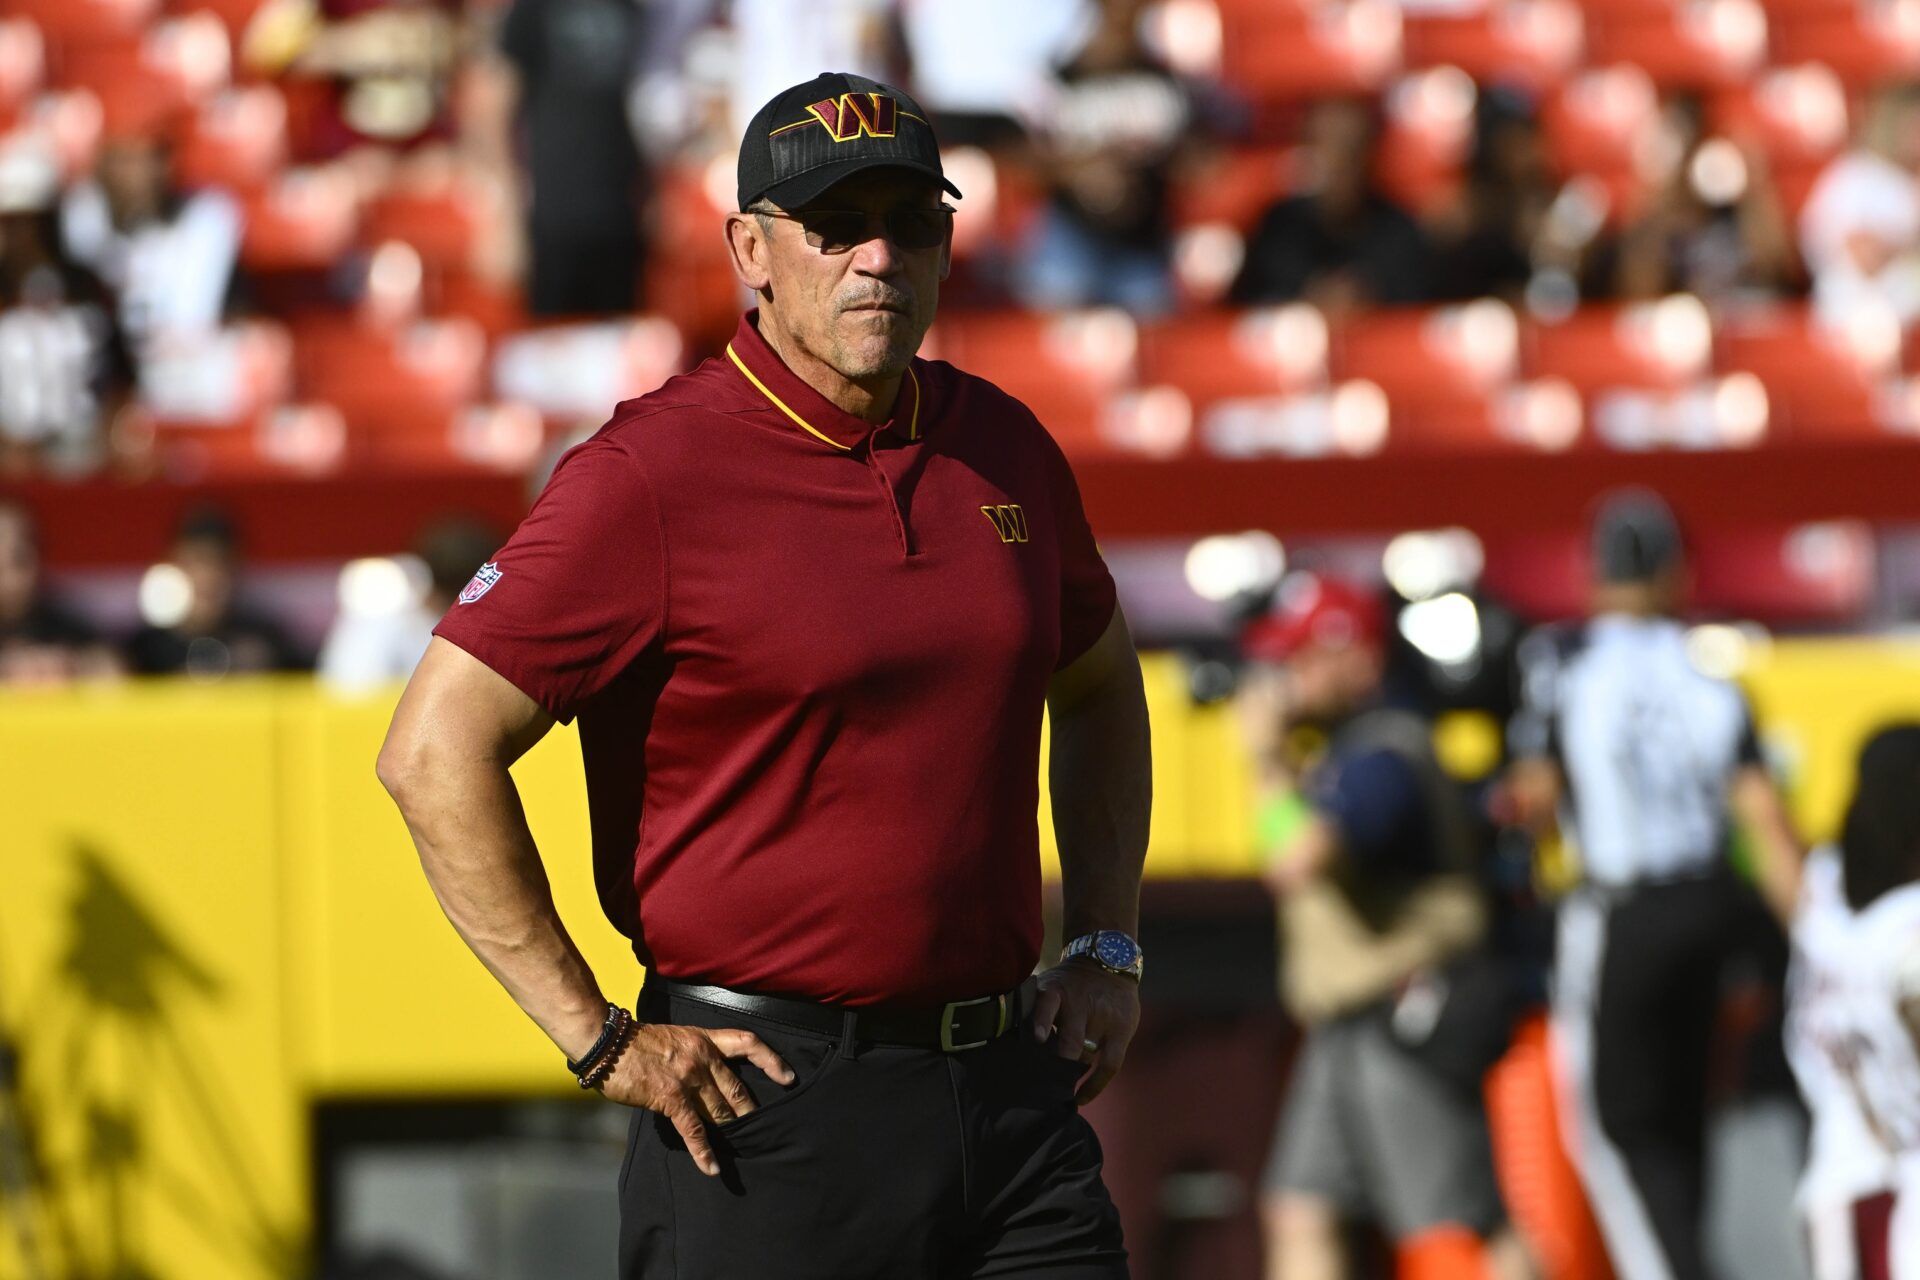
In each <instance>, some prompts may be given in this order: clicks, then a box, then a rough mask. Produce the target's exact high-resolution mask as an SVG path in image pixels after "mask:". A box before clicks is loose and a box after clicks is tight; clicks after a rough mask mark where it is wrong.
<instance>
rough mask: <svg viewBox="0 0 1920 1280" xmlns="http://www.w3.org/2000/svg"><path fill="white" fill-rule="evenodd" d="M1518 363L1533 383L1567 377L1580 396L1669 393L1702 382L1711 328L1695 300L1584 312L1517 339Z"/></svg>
mask: <svg viewBox="0 0 1920 1280" xmlns="http://www.w3.org/2000/svg"><path fill="white" fill-rule="evenodd" d="M1521 351H1522V362H1523V365H1524V366H1525V367H1526V369H1527V370H1528V372H1529V373H1531V374H1533V375H1535V376H1545V377H1556V378H1564V379H1566V380H1567V381H1568V382H1569V383H1571V384H1572V385H1573V386H1574V387H1575V388H1576V389H1577V390H1579V391H1580V392H1581V393H1582V394H1592V393H1594V392H1600V391H1608V390H1612V389H1615V388H1619V387H1630V388H1637V389H1642V390H1651V391H1673V390H1677V389H1680V388H1682V387H1686V386H1689V385H1692V384H1693V383H1695V382H1697V381H1698V380H1699V379H1700V378H1702V377H1704V376H1706V374H1707V372H1708V369H1709V365H1710V362H1711V359H1712V355H1713V326H1712V321H1711V320H1710V318H1709V317H1708V315H1707V310H1706V308H1705V307H1704V306H1702V305H1701V304H1700V302H1699V300H1698V299H1696V298H1693V297H1690V296H1687V295H1684V294H1682V295H1677V296H1675V297H1672V298H1665V299H1662V300H1660V301H1658V302H1646V303H1630V304H1626V305H1620V306H1614V305H1597V306H1586V307H1582V308H1580V309H1579V310H1578V311H1576V312H1574V313H1573V314H1572V315H1571V316H1569V317H1567V318H1566V319H1565V320H1562V321H1559V322H1558V323H1545V322H1535V323H1533V324H1531V325H1529V326H1528V327H1527V329H1526V331H1525V332H1524V333H1523V335H1522V348H1521Z"/></svg>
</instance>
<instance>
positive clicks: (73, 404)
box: [0, 147, 127, 474]
mask: <svg viewBox="0 0 1920 1280" xmlns="http://www.w3.org/2000/svg"><path fill="white" fill-rule="evenodd" d="M57 181H58V178H57V174H56V171H55V169H54V166H53V162H52V161H51V160H50V159H47V158H45V157H43V156H41V155H39V154H37V153H35V152H33V151H31V150H29V149H27V148H25V147H20V148H15V149H13V150H8V151H0V474H4V473H6V472H17V471H22V470H26V469H28V468H29V467H31V466H32V465H33V464H34V463H35V462H36V460H37V461H39V462H43V463H45V464H47V465H50V466H52V467H54V468H56V469H72V468H75V467H80V466H84V465H87V464H88V463H90V462H92V461H94V460H95V459H96V457H97V455H98V452H99V444H100V425H101V423H102V422H103V421H104V420H105V418H106V417H107V416H108V414H109V413H110V411H111V408H112V402H113V401H114V400H115V399H116V398H117V397H118V396H119V394H120V393H121V392H122V391H123V390H124V388H125V385H126V382H127V367H126V358H125V354H124V352H123V351H122V349H121V347H120V344H119V341H118V334H117V331H116V328H115V326H114V323H113V320H112V317H111V315H110V314H109V311H108V307H107V305H106V299H105V298H104V295H103V293H102V290H101V288H100V283H99V281H97V280H95V279H94V278H93V277H92V276H91V275H90V274H88V273H87V272H86V271H83V270H81V269H80V268H79V267H78V266H77V265H75V264H74V263H73V262H72V261H71V260H70V259H68V258H67V257H66V256H65V255H64V254H63V253H62V252H61V248H60V239H59V231H58V227H57V225H56V221H55V214H54V204H55V201H56V200H57V199H58V186H57Z"/></svg>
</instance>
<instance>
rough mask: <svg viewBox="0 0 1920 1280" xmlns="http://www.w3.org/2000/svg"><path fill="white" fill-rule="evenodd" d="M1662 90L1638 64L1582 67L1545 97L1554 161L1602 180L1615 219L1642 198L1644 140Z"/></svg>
mask: <svg viewBox="0 0 1920 1280" xmlns="http://www.w3.org/2000/svg"><path fill="white" fill-rule="evenodd" d="M1659 112H1660V96H1659V93H1658V92H1657V91H1656V90H1655V88H1654V85H1653V81H1652V80H1651V79H1650V78H1649V77H1648V75H1647V73H1646V72H1645V71H1643V70H1641V69H1640V68H1638V67H1634V66H1624V65H1623V66H1612V67H1605V68H1601V69H1598V70H1591V71H1583V72H1581V73H1579V74H1577V75H1575V76H1574V77H1573V78H1572V79H1571V80H1570V81H1568V82H1567V83H1566V84H1564V85H1562V86H1561V87H1560V88H1559V89H1557V90H1556V91H1554V92H1552V93H1549V94H1548V95H1547V96H1546V98H1545V99H1544V100H1543V101H1542V103H1541V111H1540V123H1541V129H1542V132H1543V134H1544V136H1545V139H1546V143H1547V150H1548V153H1549V154H1550V155H1551V156H1552V159H1553V163H1554V167H1555V168H1556V169H1558V170H1559V172H1561V173H1562V174H1578V175H1581V176H1582V177H1585V178H1588V179H1590V180H1591V181H1592V182H1593V183H1596V184H1598V186H1597V189H1598V190H1599V191H1603V192H1604V194H1605V197H1606V201H1607V217H1608V219H1609V220H1610V221H1612V222H1613V223H1615V224H1618V223H1619V222H1621V221H1623V220H1624V219H1625V218H1627V217H1628V216H1630V215H1631V213H1632V211H1633V210H1634V208H1635V207H1636V206H1637V204H1638V203H1639V200H1640V197H1641V194H1642V186H1643V182H1642V179H1641V177H1640V168H1639V159H1640V157H1639V146H1640V140H1641V139H1642V138H1645V137H1647V136H1649V134H1650V133H1651V131H1652V130H1653V129H1654V128H1655V127H1657V124H1658V120H1659Z"/></svg>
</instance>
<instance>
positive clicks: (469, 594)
mask: <svg viewBox="0 0 1920 1280" xmlns="http://www.w3.org/2000/svg"><path fill="white" fill-rule="evenodd" d="M498 581H500V566H499V565H498V564H496V563H494V562H493V561H492V560H489V561H487V562H486V563H485V564H483V565H481V566H480V570H479V572H478V573H475V574H474V575H473V580H472V581H471V582H469V583H467V585H466V586H464V587H462V588H460V603H461V604H472V603H473V602H474V601H475V600H478V599H479V598H480V597H481V596H483V595H485V594H487V592H489V591H491V590H493V584H494V583H496V582H498Z"/></svg>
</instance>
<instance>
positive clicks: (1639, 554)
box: [1593, 489, 1681, 583]
mask: <svg viewBox="0 0 1920 1280" xmlns="http://www.w3.org/2000/svg"><path fill="white" fill-rule="evenodd" d="M1680 555H1681V543H1680V526H1679V524H1678V523H1677V522H1676V521H1675V520H1674V518H1673V512H1672V510H1670V509H1669V508H1668V506H1667V504H1666V503H1665V502H1663V501H1662V500H1661V498H1660V495H1659V494H1657V493H1654V492H1653V491H1652V490H1650V489H1622V490H1620V491H1618V492H1615V493H1612V494H1609V495H1608V496H1607V497H1606V499H1605V500H1604V501H1603V502H1602V503H1601V505H1600V511H1599V514H1597V515H1596V516H1595V517H1594V521H1593V575H1594V577H1595V578H1597V579H1598V580H1599V581H1601V582H1608V583H1622V582H1652V581H1653V580H1654V579H1655V578H1658V577H1659V576H1660V575H1661V574H1663V573H1665V572H1666V571H1667V570H1669V569H1671V568H1673V567H1674V566H1675V565H1677V564H1679V563H1680Z"/></svg>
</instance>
